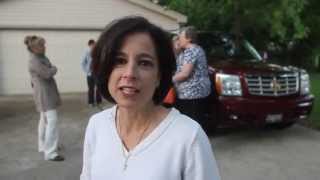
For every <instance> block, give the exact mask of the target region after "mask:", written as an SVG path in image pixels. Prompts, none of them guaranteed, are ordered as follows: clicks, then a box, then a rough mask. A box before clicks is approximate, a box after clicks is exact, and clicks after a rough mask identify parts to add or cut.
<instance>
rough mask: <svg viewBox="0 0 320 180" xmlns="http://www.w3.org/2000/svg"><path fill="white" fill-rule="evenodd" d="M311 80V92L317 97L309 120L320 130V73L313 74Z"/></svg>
mask: <svg viewBox="0 0 320 180" xmlns="http://www.w3.org/2000/svg"><path fill="white" fill-rule="evenodd" d="M310 78H311V91H312V94H313V95H314V96H315V103H314V106H313V110H312V113H311V116H310V118H309V120H310V122H311V124H312V125H313V126H314V127H316V128H320V73H313V74H311V75H310Z"/></svg>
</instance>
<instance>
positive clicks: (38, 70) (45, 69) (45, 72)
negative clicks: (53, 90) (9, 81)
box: [29, 59, 57, 79]
mask: <svg viewBox="0 0 320 180" xmlns="http://www.w3.org/2000/svg"><path fill="white" fill-rule="evenodd" d="M29 68H30V71H31V72H34V73H35V74H37V75H38V76H39V77H40V78H43V79H49V78H51V77H53V76H54V75H55V74H56V73H57V68H56V67H55V66H50V67H49V66H47V65H45V64H42V63H41V62H40V61H39V60H37V59H32V60H31V61H30V67H29Z"/></svg>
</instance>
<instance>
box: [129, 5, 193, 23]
mask: <svg viewBox="0 0 320 180" xmlns="http://www.w3.org/2000/svg"><path fill="white" fill-rule="evenodd" d="M127 1H128V2H130V3H132V4H135V5H138V6H140V7H142V8H146V9H148V10H151V11H153V12H156V13H159V14H162V15H164V16H167V17H169V18H171V19H174V20H175V21H177V22H178V23H186V22H187V20H188V18H187V16H185V15H183V14H181V13H179V12H176V11H173V10H169V9H166V8H164V7H162V6H160V5H157V4H154V3H152V2H150V1H148V0H127Z"/></svg>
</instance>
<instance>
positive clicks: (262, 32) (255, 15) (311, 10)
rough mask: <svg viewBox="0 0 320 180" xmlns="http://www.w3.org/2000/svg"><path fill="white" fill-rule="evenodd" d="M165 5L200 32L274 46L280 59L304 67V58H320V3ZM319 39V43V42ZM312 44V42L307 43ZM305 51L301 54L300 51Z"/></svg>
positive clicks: (215, 0) (244, 0)
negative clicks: (242, 36) (224, 32)
mask: <svg viewBox="0 0 320 180" xmlns="http://www.w3.org/2000/svg"><path fill="white" fill-rule="evenodd" d="M160 3H161V4H162V5H166V6H168V7H169V8H171V9H173V10H176V11H179V12H181V13H183V14H186V15H187V16H188V24H190V25H193V26H195V27H197V28H198V29H200V30H209V31H211V30H219V31H226V32H233V33H235V34H236V35H237V36H241V35H244V36H245V37H246V38H247V39H249V40H250V41H252V42H253V44H255V46H256V47H257V48H258V49H267V48H268V46H269V45H270V44H271V43H272V44H273V45H274V46H276V47H278V48H277V49H279V50H280V51H279V52H280V53H278V55H279V57H280V58H281V59H284V60H288V62H290V63H294V64H297V65H301V63H302V62H304V61H303V60H301V57H299V58H300V60H299V59H298V58H295V57H298V56H299V54H298V55H297V54H295V56H292V55H290V54H292V53H293V52H295V53H297V52H299V53H300V54H301V55H300V56H305V55H306V54H307V55H310V52H307V51H309V50H310V49H312V51H313V52H314V53H316V52H317V53H316V54H318V55H319V51H318V50H315V49H317V48H316V47H318V44H319V43H318V40H319V35H320V28H319V25H320V22H319V21H320V16H319V8H320V1H319V0H277V1H270V0H259V1H256V0H197V1H192V0H162V1H160ZM316 39H317V40H316ZM307 41H308V43H307ZM297 49H301V51H296V50H297Z"/></svg>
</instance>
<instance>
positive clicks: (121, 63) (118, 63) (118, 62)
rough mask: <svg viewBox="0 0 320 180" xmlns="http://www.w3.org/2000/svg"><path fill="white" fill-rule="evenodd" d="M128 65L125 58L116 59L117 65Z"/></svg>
mask: <svg viewBox="0 0 320 180" xmlns="http://www.w3.org/2000/svg"><path fill="white" fill-rule="evenodd" d="M126 63H127V60H126V59H125V58H124V57H116V58H115V65H116V66H119V65H124V64H126Z"/></svg>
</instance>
